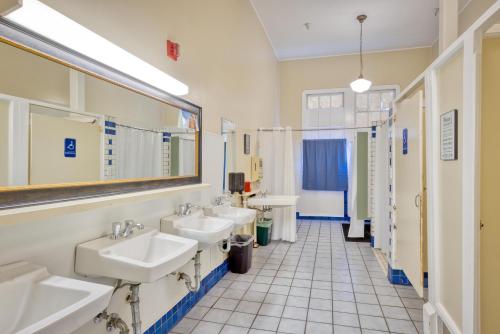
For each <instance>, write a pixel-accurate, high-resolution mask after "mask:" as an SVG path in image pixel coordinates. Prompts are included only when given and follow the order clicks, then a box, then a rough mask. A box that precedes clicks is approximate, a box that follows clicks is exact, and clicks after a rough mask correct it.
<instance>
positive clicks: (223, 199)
mask: <svg viewBox="0 0 500 334" xmlns="http://www.w3.org/2000/svg"><path fill="white" fill-rule="evenodd" d="M226 203H231V193H230V192H229V191H228V192H225V193H224V194H223V195H220V196H217V197H216V198H215V200H214V204H215V205H217V206H219V205H224V204H226Z"/></svg>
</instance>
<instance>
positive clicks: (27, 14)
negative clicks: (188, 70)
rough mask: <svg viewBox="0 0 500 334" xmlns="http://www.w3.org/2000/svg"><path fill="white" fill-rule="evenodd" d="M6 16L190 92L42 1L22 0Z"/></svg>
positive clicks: (173, 90) (151, 80) (172, 89)
mask: <svg viewBox="0 0 500 334" xmlns="http://www.w3.org/2000/svg"><path fill="white" fill-rule="evenodd" d="M5 18H6V19H8V20H10V21H12V22H14V23H17V24H18V25H20V26H23V27H25V28H27V29H29V30H31V31H34V32H36V33H38V34H40V35H42V36H44V37H46V38H48V39H51V40H53V41H55V42H57V43H59V44H61V45H64V46H65V47H68V48H70V49H72V50H74V51H77V52H79V53H81V54H83V55H85V56H87V57H89V58H92V59H94V60H96V61H98V62H100V63H102V64H105V65H107V66H109V67H112V68H114V69H116V70H118V71H120V72H123V73H125V74H128V75H130V76H131V77H134V78H136V79H138V80H140V81H143V82H145V83H147V84H149V85H151V86H154V87H156V88H158V89H160V90H162V91H165V92H168V93H170V94H173V95H185V94H188V93H189V87H188V86H187V85H186V84H184V83H182V82H180V81H179V80H177V79H175V78H173V77H171V76H170V75H168V74H166V73H165V72H162V71H161V70H159V69H157V68H156V67H154V66H152V65H150V64H148V63H147V62H145V61H143V60H142V59H140V58H138V57H136V56H134V55H133V54H131V53H129V52H128V51H125V50H124V49H122V48H120V47H119V46H117V45H115V44H113V43H111V42H110V41H108V40H106V39H105V38H103V37H101V36H99V35H97V34H96V33H94V32H92V31H90V30H89V29H87V28H85V27H84V26H82V25H80V24H78V23H76V22H75V21H73V20H71V19H69V18H68V17H66V16H64V15H63V14H61V13H59V12H57V11H55V10H54V9H52V8H50V7H48V6H47V5H44V4H43V3H41V2H40V1H37V0H22V6H21V7H19V8H18V9H15V10H13V11H12V12H10V13H8V14H7V15H6V16H5Z"/></svg>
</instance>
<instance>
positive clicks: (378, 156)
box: [374, 124, 389, 255]
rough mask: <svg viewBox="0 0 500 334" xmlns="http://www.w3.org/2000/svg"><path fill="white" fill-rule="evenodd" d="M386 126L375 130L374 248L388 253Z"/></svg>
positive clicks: (387, 150)
mask: <svg viewBox="0 0 500 334" xmlns="http://www.w3.org/2000/svg"><path fill="white" fill-rule="evenodd" d="M387 127H388V125H387V124H384V125H382V126H380V127H378V128H377V141H376V153H375V189H374V194H375V212H374V223H375V245H374V246H375V248H379V249H381V250H382V252H383V253H384V254H386V255H387V254H388V251H389V204H388V203H389V136H388V128H387Z"/></svg>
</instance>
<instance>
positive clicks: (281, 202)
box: [247, 195, 299, 208]
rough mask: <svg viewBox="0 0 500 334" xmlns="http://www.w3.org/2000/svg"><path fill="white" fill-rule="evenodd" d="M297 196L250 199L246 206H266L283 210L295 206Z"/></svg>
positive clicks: (271, 196)
mask: <svg viewBox="0 0 500 334" xmlns="http://www.w3.org/2000/svg"><path fill="white" fill-rule="evenodd" d="M298 199H299V196H291V195H290V196H285V195H266V196H264V197H250V198H249V199H248V202H247V204H248V205H249V206H268V207H271V208H283V207H287V206H295V205H297V200H298Z"/></svg>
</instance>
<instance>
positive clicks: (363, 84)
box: [351, 15, 372, 93]
mask: <svg viewBox="0 0 500 334" xmlns="http://www.w3.org/2000/svg"><path fill="white" fill-rule="evenodd" d="M366 17H367V16H366V15H358V17H356V19H357V20H358V21H359V24H360V26H361V30H360V34H359V65H360V66H359V67H360V69H359V77H358V79H356V80H354V81H353V82H351V89H352V90H353V91H354V92H356V93H364V92H366V91H367V90H369V89H370V87H371V86H372V82H371V81H370V80H366V79H365V78H363V22H365V20H366Z"/></svg>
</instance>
